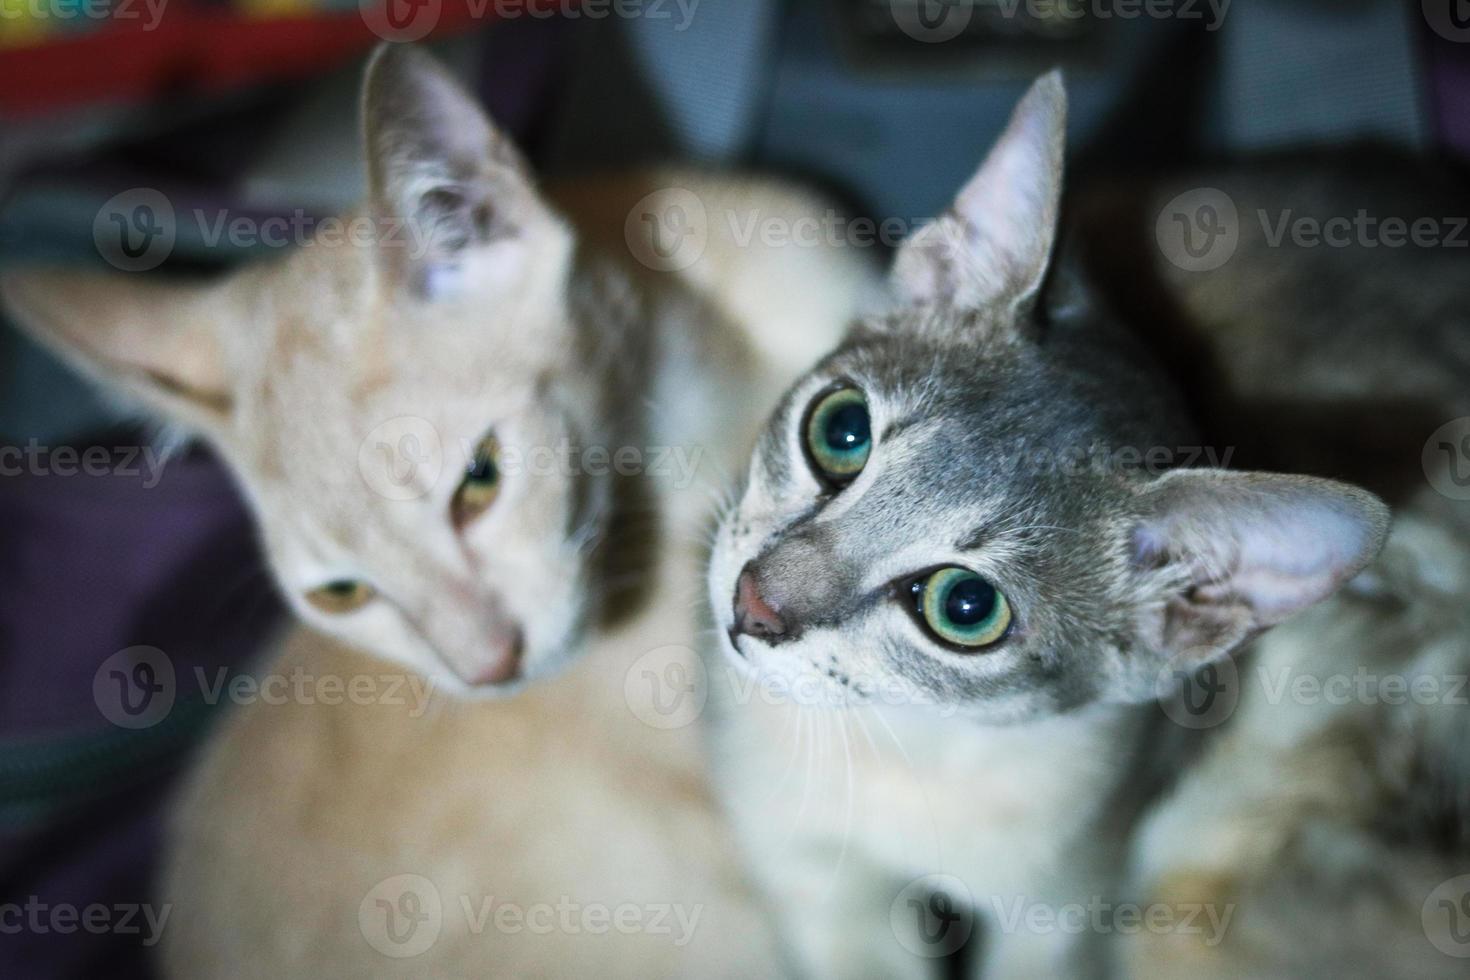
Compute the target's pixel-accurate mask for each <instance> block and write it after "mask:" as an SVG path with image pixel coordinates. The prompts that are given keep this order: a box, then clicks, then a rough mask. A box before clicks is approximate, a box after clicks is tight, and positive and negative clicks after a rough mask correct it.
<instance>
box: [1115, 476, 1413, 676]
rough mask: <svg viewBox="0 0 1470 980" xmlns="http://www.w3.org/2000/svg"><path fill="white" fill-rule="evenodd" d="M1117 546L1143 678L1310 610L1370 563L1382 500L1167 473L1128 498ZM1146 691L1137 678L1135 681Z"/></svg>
mask: <svg viewBox="0 0 1470 980" xmlns="http://www.w3.org/2000/svg"><path fill="white" fill-rule="evenodd" d="M1138 503H1139V511H1138V514H1137V515H1136V517H1135V523H1134V525H1133V528H1132V531H1131V539H1130V541H1129V548H1130V551H1131V555H1130V558H1131V561H1132V564H1133V568H1134V571H1135V574H1137V575H1138V576H1139V590H1140V592H1141V593H1142V599H1143V606H1142V609H1141V612H1140V621H1139V623H1138V629H1139V636H1138V640H1139V641H1140V645H1141V650H1140V651H1139V652H1140V654H1142V653H1143V651H1151V652H1152V653H1153V654H1154V658H1153V659H1154V660H1155V661H1156V662H1155V663H1153V664H1152V665H1150V664H1149V663H1148V662H1147V661H1148V660H1149V659H1150V658H1149V657H1147V656H1142V655H1140V657H1139V658H1138V665H1139V666H1140V667H1142V668H1144V669H1145V670H1148V669H1150V668H1152V669H1157V668H1158V667H1159V666H1161V662H1158V661H1159V658H1162V662H1167V663H1168V664H1170V665H1171V666H1173V667H1176V668H1184V669H1186V670H1189V669H1195V668H1199V667H1203V666H1204V665H1205V664H1207V663H1209V662H1211V661H1213V660H1217V659H1219V658H1221V657H1224V656H1227V655H1228V654H1230V653H1231V652H1232V651H1234V650H1236V649H1237V648H1238V647H1240V646H1241V645H1242V644H1244V643H1246V642H1248V641H1249V640H1251V639H1252V638H1254V637H1255V636H1257V635H1258V634H1260V633H1261V632H1262V631H1264V630H1266V629H1269V628H1270V627H1272V626H1275V625H1277V624H1278V623H1280V622H1282V621H1283V620H1285V619H1286V618H1287V617H1289V616H1291V615H1293V614H1295V613H1297V612H1299V611H1301V610H1303V609H1306V608H1307V607H1308V606H1311V605H1314V604H1315V603H1318V602H1321V601H1322V600H1323V599H1326V598H1327V597H1328V596H1330V595H1332V594H1333V593H1334V592H1336V591H1337V590H1338V589H1339V588H1340V587H1341V586H1342V585H1343V584H1344V583H1346V582H1347V581H1348V580H1349V579H1350V578H1352V577H1353V576H1354V575H1356V574H1357V573H1358V572H1360V571H1361V570H1362V569H1363V567H1364V566H1365V565H1367V564H1368V563H1369V562H1370V561H1372V560H1373V559H1374V557H1376V556H1377V554H1378V552H1379V550H1380V549H1381V548H1382V547H1383V542H1384V538H1385V537H1386V535H1387V533H1388V526H1389V512H1388V508H1387V507H1386V506H1385V505H1384V503H1383V501H1381V500H1379V499H1378V498H1377V497H1375V496H1374V495H1373V494H1371V493H1369V492H1367V491H1366V490H1361V489H1359V488H1357V487H1353V486H1349V485H1347V484H1344V483H1337V482H1334V481H1332V480H1323V479H1318V478H1316V477H1306V476H1283V475H1278V474H1274V473H1236V472H1230V471H1226V470H1177V471H1174V472H1171V473H1168V474H1166V475H1164V476H1163V477H1160V478H1159V479H1158V480H1157V481H1155V482H1154V483H1153V484H1152V485H1151V486H1149V487H1148V489H1146V490H1144V491H1142V492H1141V494H1140V496H1139V500H1138ZM1141 680H1144V681H1147V680H1148V678H1141Z"/></svg>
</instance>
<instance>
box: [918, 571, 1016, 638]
mask: <svg viewBox="0 0 1470 980" xmlns="http://www.w3.org/2000/svg"><path fill="white" fill-rule="evenodd" d="M914 600H915V608H916V609H917V611H918V613H919V616H920V617H921V618H922V619H923V620H924V625H925V626H927V627H929V629H930V630H931V631H932V632H933V633H934V635H935V636H937V637H938V638H939V639H941V640H943V641H944V642H946V643H952V644H954V645H955V646H961V647H970V648H978V647H988V646H990V645H991V644H993V643H998V642H1000V640H1002V639H1003V638H1004V637H1005V635H1006V631H1007V630H1009V629H1010V628H1011V606H1010V603H1008V602H1006V597H1005V596H1003V595H1001V593H1000V590H999V589H997V588H996V587H995V586H993V585H991V584H990V583H989V582H987V581H985V579H983V578H981V577H980V576H979V575H976V574H975V573H974V572H972V571H970V570H969V569H967V568H941V569H939V571H937V572H933V573H931V574H930V575H929V577H928V578H925V579H921V580H920V581H918V582H915V583H914Z"/></svg>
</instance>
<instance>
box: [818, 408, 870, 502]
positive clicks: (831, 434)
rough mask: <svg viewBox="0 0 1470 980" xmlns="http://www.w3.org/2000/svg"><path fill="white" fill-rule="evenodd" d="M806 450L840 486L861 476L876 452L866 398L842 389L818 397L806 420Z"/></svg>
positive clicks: (828, 476) (820, 467)
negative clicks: (869, 459)
mask: <svg viewBox="0 0 1470 980" xmlns="http://www.w3.org/2000/svg"><path fill="white" fill-rule="evenodd" d="M806 449H807V452H808V453H809V454H810V455H811V459H812V464H813V465H814V466H815V467H816V468H817V469H818V471H820V472H821V474H822V475H823V476H825V477H827V478H828V479H829V480H833V481H836V482H839V483H841V482H845V481H847V480H851V479H852V478H853V477H855V476H857V475H858V474H859V473H861V472H862V471H863V467H864V466H866V465H867V464H868V456H869V454H870V453H872V451H873V432H872V421H871V419H869V417H868V399H867V397H866V396H864V395H863V393H862V392H861V391H859V390H858V389H856V388H839V389H837V390H836V391H832V392H828V393H827V394H825V395H823V396H822V397H821V398H819V399H818V400H817V402H816V404H815V405H813V406H812V410H811V414H810V415H809V416H808V418H807V423H806Z"/></svg>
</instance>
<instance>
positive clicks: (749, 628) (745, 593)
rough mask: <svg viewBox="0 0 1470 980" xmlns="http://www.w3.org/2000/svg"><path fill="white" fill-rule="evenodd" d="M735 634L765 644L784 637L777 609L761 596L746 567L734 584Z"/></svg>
mask: <svg viewBox="0 0 1470 980" xmlns="http://www.w3.org/2000/svg"><path fill="white" fill-rule="evenodd" d="M735 632H737V633H744V634H746V635H747V636H754V637H757V638H759V639H762V640H766V641H767V642H771V643H775V642H778V640H777V637H783V636H785V635H786V622H785V620H783V619H782V618H781V611H780V609H779V607H777V606H776V605H773V604H772V603H771V602H769V601H768V600H767V599H765V598H764V597H763V596H762V595H761V591H760V585H759V583H758V581H757V580H756V577H755V573H754V572H753V571H751V569H750V566H749V565H746V566H745V568H744V570H742V571H741V573H740V578H739V579H738V580H737V581H736V583H735Z"/></svg>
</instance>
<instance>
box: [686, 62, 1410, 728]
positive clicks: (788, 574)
mask: <svg viewBox="0 0 1470 980" xmlns="http://www.w3.org/2000/svg"><path fill="white" fill-rule="evenodd" d="M1065 105H1066V103H1065V94H1064V91H1063V88H1062V84H1061V81H1060V78H1059V77H1058V76H1057V75H1055V74H1053V75H1050V76H1047V77H1044V78H1042V79H1041V80H1040V81H1038V82H1037V83H1036V84H1035V85H1034V86H1033V87H1032V89H1031V91H1030V92H1029V93H1028V94H1027V96H1026V97H1025V99H1024V100H1023V101H1022V102H1021V103H1020V105H1019V107H1018V108H1017V110H1016V112H1015V114H1014V116H1013V117H1012V120H1011V122H1010V124H1009V126H1008V128H1007V129H1006V131H1005V133H1004V134H1003V135H1002V137H1001V139H1000V141H999V143H998V144H997V146H996V147H995V148H994V150H993V151H992V152H991V154H990V156H989V157H988V158H987V160H986V161H985V163H984V164H983V166H982V167H981V168H980V170H979V171H978V173H977V174H976V175H975V177H974V178H973V179H972V180H971V181H970V182H969V183H968V184H967V185H966V186H965V187H964V189H963V190H962V191H961V192H960V195H959V197H958V198H957V200H956V201H955V203H954V206H953V207H952V209H951V210H949V211H948V212H946V213H945V214H944V215H943V216H942V217H940V218H939V219H937V220H936V221H934V222H932V223H931V224H929V225H928V226H926V227H925V228H923V229H921V230H920V231H919V232H918V233H916V234H915V235H914V236H913V237H912V238H911V239H910V240H909V241H908V242H907V243H905V244H904V246H903V247H902V249H901V250H900V252H899V254H898V255H897V257H896V259H895V266H894V270H893V277H892V282H893V290H894V293H895V309H894V310H893V311H891V312H888V313H885V314H883V315H879V316H873V317H869V318H866V319H863V320H861V321H859V322H858V323H857V324H856V325H855V327H854V328H853V330H852V332H851V334H850V336H849V337H848V339H847V340H846V341H845V343H844V344H843V345H842V346H841V347H840V348H839V349H838V350H836V351H835V352H834V353H832V354H831V355H830V356H829V357H827V358H826V359H825V360H824V361H823V362H822V363H820V364H819V365H818V366H817V367H816V368H815V369H814V370H813V371H811V372H810V373H808V374H807V375H806V376H805V377H804V378H803V379H802V380H800V381H799V382H798V383H797V384H796V385H795V386H794V387H793V388H792V389H791V390H790V392H789V393H788V394H787V396H786V397H785V399H784V400H783V401H782V403H781V404H780V406H779V407H778V408H777V410H776V412H775V414H774V415H773V416H772V418H771V420H770V422H769V425H768V426H767V428H766V430H765V432H764V433H763V435H762V437H761V440H760V442H759V444H758V447H757V450H756V452H755V456H754V459H753V460H752V463H751V467H750V470H749V474H748V484H747V486H746V489H745V491H744V493H743V496H742V497H741V499H740V500H739V503H738V504H737V505H736V507H735V508H734V510H733V512H731V513H730V514H728V515H726V517H725V518H724V520H723V521H722V522H721V525H720V528H719V531H718V533H717V536H716V541H715V547H714V553H713V556H712V563H711V569H710V576H709V588H710V596H711V602H712V603H713V609H714V613H715V616H716V619H717V621H718V626H719V629H720V632H721V633H723V634H725V635H726V636H727V637H728V643H729V645H728V650H729V652H730V653H731V654H732V655H733V656H734V657H735V658H736V660H737V662H738V663H741V664H745V665H747V666H748V667H750V668H752V669H755V670H757V671H760V672H763V673H766V674H769V675H775V676H776V677H777V678H780V679H782V680H784V681H786V682H787V683H788V684H790V685H791V691H792V692H793V696H795V697H804V696H809V695H806V694H804V693H803V692H813V691H817V692H820V693H821V696H822V698H823V699H829V698H830V697H831V695H832V694H833V693H834V691H835V692H836V693H837V694H838V696H839V698H840V699H842V700H845V701H867V702H869V703H873V702H879V703H881V702H883V701H885V700H889V699H892V700H896V701H913V702H918V703H924V702H928V703H937V704H940V705H943V706H946V707H950V706H958V707H963V708H966V709H969V710H970V711H971V713H972V714H973V715H974V716H976V717H979V718H984V719H989V720H996V721H1005V720H1013V719H1020V718H1027V717H1033V716H1036V715H1039V714H1046V713H1051V712H1057V711H1064V710H1068V709H1070V708H1073V707H1075V706H1078V705H1082V704H1087V703H1090V702H1095V701H1139V700H1147V699H1149V698H1151V697H1153V696H1154V694H1155V693H1156V690H1157V681H1158V680H1159V678H1160V677H1161V676H1165V675H1167V674H1170V673H1173V672H1175V671H1184V672H1188V671H1190V670H1192V669H1195V668H1198V667H1199V666H1201V665H1203V664H1205V663H1207V662H1209V661H1211V660H1212V659H1214V658H1218V657H1222V656H1226V655H1228V654H1229V653H1230V652H1231V651H1233V650H1235V649H1236V648H1237V647H1239V646H1240V645H1241V644H1242V643H1244V642H1246V641H1247V640H1249V639H1250V638H1251V637H1252V636H1254V635H1256V634H1257V633H1259V632H1260V631H1261V630H1264V629H1266V628H1269V627H1270V626H1272V625H1274V624H1276V623H1278V622H1280V621H1281V620H1282V619H1284V618H1285V617H1287V616H1289V615H1291V614H1292V613H1293V612H1294V611H1296V610H1299V609H1301V608H1303V607H1305V606H1307V605H1309V604H1312V603H1314V602H1317V601H1318V600H1320V599H1322V598H1324V597H1326V596H1327V595H1329V594H1331V593H1332V592H1333V591H1334V590H1335V589H1337V587H1338V586H1339V585H1341V584H1342V583H1343V582H1344V581H1345V580H1347V579H1348V578H1349V577H1351V576H1352V575H1354V574H1355V573H1356V572H1357V571H1358V570H1359V569H1360V568H1362V566H1363V565H1364V564H1365V563H1366V562H1367V561H1369V560H1370V559H1371V558H1372V556H1373V555H1374V554H1376V552H1377V550H1378V548H1379V547H1380V545H1381V543H1382V539H1383V535H1384V533H1385V529H1386V525H1387V512H1386V509H1385V508H1384V507H1383V505H1382V504H1381V503H1380V502H1379V501H1378V500H1377V499H1376V498H1374V497H1373V496H1372V495H1370V494H1368V493H1366V492H1363V491H1360V490H1357V489H1355V488H1352V487H1348V486H1344V485H1341V484H1336V483H1332V482H1328V481H1324V480H1317V479H1309V478H1305V477H1290V476H1277V475H1270V474H1259V473H1240V472H1228V471H1225V470H1221V469H1204V468H1197V469H1196V468H1190V469H1183V468H1174V469H1167V470H1166V469H1163V468H1161V467H1160V468H1151V467H1150V466H1147V465H1139V464H1140V463H1144V462H1146V461H1147V460H1148V459H1150V458H1153V459H1156V460H1157V459H1161V457H1160V456H1159V455H1158V454H1159V453H1160V452H1167V453H1168V454H1169V459H1170V460H1171V461H1172V462H1174V463H1177V462H1179V461H1180V456H1179V455H1178V453H1179V452H1181V451H1184V450H1185V448H1186V447H1185V445H1182V444H1181V440H1186V441H1187V440H1188V439H1189V438H1190V437H1189V432H1190V428H1189V426H1188V425H1187V422H1183V421H1181V419H1182V418H1183V415H1182V413H1181V412H1180V410H1179V408H1178V407H1177V400H1176V398H1175V396H1173V395H1172V394H1171V393H1170V392H1169V391H1168V390H1167V389H1168V386H1167V384H1165V383H1164V382H1163V380H1162V378H1161V377H1160V376H1158V375H1156V374H1155V373H1154V369H1153V368H1152V367H1150V366H1149V364H1148V362H1147V361H1146V359H1143V358H1140V357H1136V356H1133V355H1130V354H1126V353H1124V352H1123V351H1121V350H1120V349H1119V347H1120V345H1119V344H1117V343H1114V341H1113V340H1111V339H1110V337H1109V335H1107V334H1106V332H1104V331H1103V330H1101V325H1100V324H1098V323H1091V322H1089V318H1091V317H1093V316H1094V315H1095V314H1094V313H1092V312H1090V311H1088V310H1086V309H1082V310H1081V311H1080V312H1078V311H1069V310H1067V309H1058V310H1051V311H1048V313H1046V314H1043V312H1042V311H1041V310H1040V308H1039V306H1038V298H1039V295H1040V293H1041V290H1042V286H1043V284H1044V280H1045V279H1046V277H1047V273H1048V266H1049V264H1050V261H1051V254H1052V251H1053V242H1054V239H1055V237H1056V233H1057V217H1058V210H1059V202H1060V198H1061V174H1062V157H1063V144H1064V129H1065V126H1064V122H1065ZM1084 306H1085V304H1084ZM1094 327H1096V328H1098V329H1097V330H1096V331H1093V332H1091V333H1090V331H1092V328H1094ZM1149 451H1153V452H1154V453H1155V455H1154V456H1153V457H1150V456H1148V455H1147V453H1148V452H1149Z"/></svg>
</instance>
